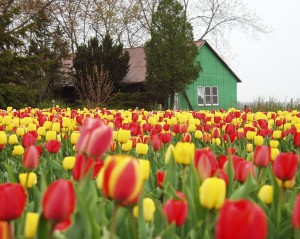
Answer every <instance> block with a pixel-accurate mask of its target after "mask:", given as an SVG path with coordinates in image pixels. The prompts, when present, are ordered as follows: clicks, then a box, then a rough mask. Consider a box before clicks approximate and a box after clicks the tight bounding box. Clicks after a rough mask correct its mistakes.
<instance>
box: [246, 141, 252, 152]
mask: <svg viewBox="0 0 300 239" xmlns="http://www.w3.org/2000/svg"><path fill="white" fill-rule="evenodd" d="M246 151H247V152H249V153H251V152H253V144H250V143H248V144H246Z"/></svg>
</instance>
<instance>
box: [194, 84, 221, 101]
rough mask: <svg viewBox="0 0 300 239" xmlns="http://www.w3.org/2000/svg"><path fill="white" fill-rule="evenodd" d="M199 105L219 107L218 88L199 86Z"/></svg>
mask: <svg viewBox="0 0 300 239" xmlns="http://www.w3.org/2000/svg"><path fill="white" fill-rule="evenodd" d="M197 95H198V105H218V104H219V94H218V87H217V86H205V87H204V86H199V87H198V88H197Z"/></svg>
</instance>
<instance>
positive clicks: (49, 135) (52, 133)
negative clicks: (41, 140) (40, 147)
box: [46, 130, 56, 141]
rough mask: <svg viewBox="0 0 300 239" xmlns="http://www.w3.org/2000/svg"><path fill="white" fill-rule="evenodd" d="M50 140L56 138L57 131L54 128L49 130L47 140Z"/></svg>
mask: <svg viewBox="0 0 300 239" xmlns="http://www.w3.org/2000/svg"><path fill="white" fill-rule="evenodd" d="M49 140H56V131H53V130H49V131H47V133H46V141H49Z"/></svg>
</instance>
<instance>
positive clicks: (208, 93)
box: [205, 87, 210, 95]
mask: <svg viewBox="0 0 300 239" xmlns="http://www.w3.org/2000/svg"><path fill="white" fill-rule="evenodd" d="M205 95H210V87H205Z"/></svg>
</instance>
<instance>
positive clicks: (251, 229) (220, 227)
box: [215, 199, 268, 239]
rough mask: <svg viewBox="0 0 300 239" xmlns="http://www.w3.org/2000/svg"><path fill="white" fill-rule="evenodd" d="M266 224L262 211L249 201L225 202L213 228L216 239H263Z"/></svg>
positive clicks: (265, 236) (266, 228)
mask: <svg viewBox="0 0 300 239" xmlns="http://www.w3.org/2000/svg"><path fill="white" fill-rule="evenodd" d="M267 234H268V223H267V218H266V215H265V213H264V211H263V210H262V209H261V208H260V207H259V206H257V205H255V204H254V203H252V202H251V201H248V200H245V199H242V200H238V201H229V200H227V201H225V203H224V205H223V207H222V208H221V210H220V212H219V217H218V219H217V223H216V227H215V238H216V239H240V238H255V239H265V238H267Z"/></svg>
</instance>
